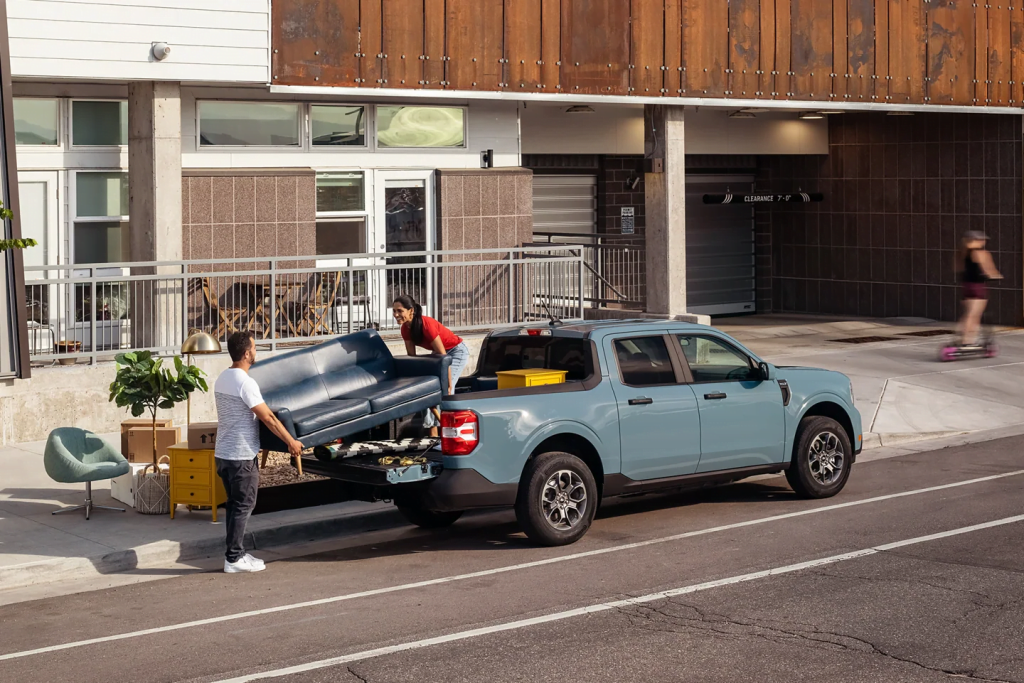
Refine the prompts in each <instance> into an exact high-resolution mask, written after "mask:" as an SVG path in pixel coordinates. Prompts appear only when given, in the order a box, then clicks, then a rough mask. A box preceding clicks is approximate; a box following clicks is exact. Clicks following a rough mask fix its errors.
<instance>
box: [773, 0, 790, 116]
mask: <svg viewBox="0 0 1024 683" xmlns="http://www.w3.org/2000/svg"><path fill="white" fill-rule="evenodd" d="M792 22H793V5H792V0H775V99H778V100H788V99H790V97H791V96H792V95H791V93H792V92H793V71H792V66H793V23H792Z"/></svg>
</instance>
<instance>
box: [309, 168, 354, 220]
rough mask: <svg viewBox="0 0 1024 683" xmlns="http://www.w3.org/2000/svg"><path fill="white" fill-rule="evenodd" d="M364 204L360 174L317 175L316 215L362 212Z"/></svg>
mask: <svg viewBox="0 0 1024 683" xmlns="http://www.w3.org/2000/svg"><path fill="white" fill-rule="evenodd" d="M365 204H366V191H365V190H364V183H363V174H362V173H317V175H316V210H317V213H328V212H329V213H337V212H340V211H362V210H363V207H364V206H365Z"/></svg>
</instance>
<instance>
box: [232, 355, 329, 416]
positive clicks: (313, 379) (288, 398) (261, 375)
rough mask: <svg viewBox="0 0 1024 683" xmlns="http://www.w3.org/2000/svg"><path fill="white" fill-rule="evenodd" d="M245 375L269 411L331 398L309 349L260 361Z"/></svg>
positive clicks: (302, 405)
mask: <svg viewBox="0 0 1024 683" xmlns="http://www.w3.org/2000/svg"><path fill="white" fill-rule="evenodd" d="M249 376H250V377H252V378H253V379H254V380H256V384H257V385H258V386H259V388H260V393H261V394H263V400H264V401H266V402H267V405H268V406H270V407H271V408H272V409H277V408H279V407H281V408H291V409H292V410H296V409H301V408H305V407H307V406H311V405H315V404H317V403H321V402H323V401H327V400H329V399H330V398H331V397H330V395H328V393H327V389H326V387H324V382H323V380H322V379H321V378H320V373H319V371H318V370H317V366H316V362H315V361H314V360H313V354H312V353H311V352H310V350H309V349H298V350H296V351H289V352H287V353H282V354H279V355H277V356H271V357H269V358H261V359H259V360H257V361H256V364H255V365H253V366H252V367H251V368H250V369H249Z"/></svg>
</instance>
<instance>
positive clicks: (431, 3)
mask: <svg viewBox="0 0 1024 683" xmlns="http://www.w3.org/2000/svg"><path fill="white" fill-rule="evenodd" d="M447 18H448V15H447V13H446V12H445V0H423V54H422V55H421V56H422V61H423V85H422V87H424V88H428V89H441V88H443V87H444V85H443V83H444V82H445V76H446V73H447V66H446V65H447V64H448V62H447V61H446V59H447V56H448V52H447V51H446V48H445V45H446V44H447V39H448V35H447V30H446V26H447Z"/></svg>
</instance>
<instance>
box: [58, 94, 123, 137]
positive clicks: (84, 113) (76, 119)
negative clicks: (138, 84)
mask: <svg viewBox="0 0 1024 683" xmlns="http://www.w3.org/2000/svg"><path fill="white" fill-rule="evenodd" d="M71 144H73V145H75V146H77V147H114V146H118V145H127V144H128V103H127V102H117V101H102V100H74V101H73V102H72V103H71Z"/></svg>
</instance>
